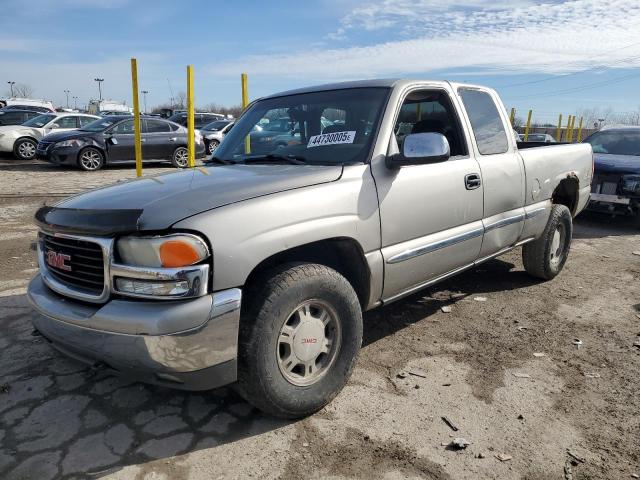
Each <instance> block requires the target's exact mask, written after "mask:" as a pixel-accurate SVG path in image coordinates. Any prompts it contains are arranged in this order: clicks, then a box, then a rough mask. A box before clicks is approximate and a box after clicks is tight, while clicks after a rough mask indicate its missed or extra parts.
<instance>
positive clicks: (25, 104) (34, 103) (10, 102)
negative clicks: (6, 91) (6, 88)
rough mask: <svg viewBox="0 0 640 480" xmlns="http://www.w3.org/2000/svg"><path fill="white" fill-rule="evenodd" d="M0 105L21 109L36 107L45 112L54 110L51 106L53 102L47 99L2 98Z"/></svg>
mask: <svg viewBox="0 0 640 480" xmlns="http://www.w3.org/2000/svg"><path fill="white" fill-rule="evenodd" d="M0 107H3V108H7V107H17V108H21V109H26V110H29V109H33V108H38V109H40V110H38V111H42V112H43V113H45V112H55V108H53V103H51V102H50V101H48V100H36V99H33V98H17V97H14V98H7V99H4V100H0Z"/></svg>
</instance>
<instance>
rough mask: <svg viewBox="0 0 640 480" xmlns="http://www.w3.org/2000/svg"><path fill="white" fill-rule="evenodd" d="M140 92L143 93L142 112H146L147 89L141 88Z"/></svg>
mask: <svg viewBox="0 0 640 480" xmlns="http://www.w3.org/2000/svg"><path fill="white" fill-rule="evenodd" d="M140 93H142V95H144V113H145V114H146V113H147V93H149V90H142V91H141V92H140Z"/></svg>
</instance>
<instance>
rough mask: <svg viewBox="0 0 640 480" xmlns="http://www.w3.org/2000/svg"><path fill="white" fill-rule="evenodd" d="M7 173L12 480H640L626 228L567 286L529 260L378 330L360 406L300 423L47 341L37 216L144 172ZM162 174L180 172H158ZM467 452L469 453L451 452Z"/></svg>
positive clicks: (363, 375)
mask: <svg viewBox="0 0 640 480" xmlns="http://www.w3.org/2000/svg"><path fill="white" fill-rule="evenodd" d="M0 170H2V172H1V173H2V177H3V189H2V190H3V191H2V192H0V225H1V226H2V228H1V229H0V252H2V257H1V258H0V322H1V324H2V329H1V330H0V371H1V372H2V373H1V374H0V376H1V379H0V478H3V479H37V480H46V479H50V478H97V477H99V478H109V479H134V478H135V479H183V478H193V479H217V478H225V479H226V478H247V477H253V478H284V479H300V478H323V479H324V478H334V479H342V478H367V479H371V478H380V479H400V478H431V479H446V478H451V479H478V478H499V479H514V478H523V479H524V478H526V479H556V478H558V479H562V478H567V479H569V478H572V479H625V478H633V477H632V475H633V474H640V451H639V449H638V445H640V415H639V412H640V395H639V387H638V385H639V383H638V372H639V371H640V349H638V348H635V347H633V342H634V340H635V338H636V336H637V335H638V334H639V333H640V282H639V279H640V256H637V255H634V254H633V252H634V251H640V237H639V236H638V231H637V230H634V229H632V228H630V227H628V226H626V225H625V224H624V223H622V222H615V223H612V222H609V221H608V220H605V219H602V218H598V217H593V218H591V217H587V218H579V219H578V220H577V224H576V228H575V237H574V241H573V246H572V251H571V254H570V257H569V260H568V262H567V264H566V266H565V269H564V271H563V272H562V274H561V275H560V276H559V277H558V278H556V279H555V280H553V281H551V282H547V283H540V282H538V281H536V280H534V279H532V278H530V277H528V276H527V275H526V274H525V273H524V271H523V269H522V262H521V258H520V252H519V251H515V252H512V253H510V254H508V255H506V256H504V257H502V258H500V259H497V260H493V261H491V262H488V263H486V264H484V265H482V266H480V267H479V268H476V269H475V270H472V271H469V272H466V273H464V274H462V275H460V276H458V277H456V278H454V279H451V280H449V281H447V282H444V283H442V284H439V285H437V286H435V287H433V288H431V289H428V290H426V291H423V292H421V293H419V294H416V295H414V296H412V297H410V298H408V299H405V300H403V301H400V302H398V303H395V304H392V305H390V306H388V307H385V308H382V309H378V310H374V311H372V312H369V313H367V314H366V315H365V338H364V346H363V349H362V353H361V355H360V358H359V361H358V366H357V368H356V370H355V372H354V375H353V377H352V378H351V380H350V382H349V384H348V385H347V387H346V388H345V389H344V391H343V392H342V393H341V394H340V395H339V396H338V397H337V398H336V399H335V400H334V402H333V403H331V404H330V405H329V406H328V407H326V408H325V409H323V410H322V411H321V412H319V413H317V414H316V415H314V416H312V417H310V418H307V419H305V420H301V421H297V422H284V421H280V420H274V419H272V418H269V417H266V416H264V415H262V414H260V413H259V412H257V411H255V410H254V409H252V408H251V407H250V406H249V405H248V404H246V403H245V402H243V401H242V400H241V399H240V398H239V397H237V396H236V395H235V394H234V393H233V391H232V390H230V389H220V390H216V391H213V392H204V393H185V392H180V391H173V390H168V389H164V388H159V387H153V386H147V385H141V384H137V383H131V382H128V381H126V380H124V379H119V378H114V377H102V376H100V375H99V374H94V373H93V372H91V371H90V370H87V369H86V368H85V367H84V366H83V365H81V364H78V363H76V362H74V361H72V360H68V359H66V358H64V357H63V356H61V355H60V354H58V353H57V352H55V351H54V350H52V349H51V348H50V347H49V346H48V345H47V343H46V342H45V341H44V340H42V338H40V337H33V336H32V335H31V331H32V328H31V326H30V323H29V317H30V314H31V313H30V309H29V307H28V305H27V302H26V300H25V286H26V283H27V281H28V279H29V278H30V277H31V276H32V275H33V274H34V272H35V271H36V270H35V266H36V263H35V257H34V253H33V252H32V251H30V248H29V247H30V243H31V242H32V241H33V239H34V238H35V228H34V227H33V225H32V224H31V218H32V216H33V213H34V211H35V210H36V209H37V208H38V206H39V205H41V204H43V203H51V202H53V201H55V195H52V194H56V193H60V194H66V193H73V192H77V191H81V190H84V189H86V188H91V187H95V186H98V185H100V184H103V183H111V182H114V181H116V180H119V179H121V178H125V177H126V178H130V177H133V176H134V175H135V172H134V171H133V169H129V168H120V169H109V170H107V171H105V172H102V173H97V174H85V173H83V172H78V171H73V170H61V169H55V168H53V167H50V166H46V165H38V164H22V165H17V164H16V163H11V162H10V161H5V162H1V161H0ZM159 171H170V169H168V168H161V169H160V168H158V169H156V168H154V169H153V170H151V169H145V172H154V173H155V172H159ZM483 298H484V299H486V300H484V301H481V300H482V299H483ZM443 306H450V307H451V311H450V312H449V313H445V312H443V311H442V307H443ZM445 310H446V309H445ZM574 339H579V340H581V341H582V346H581V347H580V348H577V347H576V346H575V345H574V343H573V342H574ZM443 416H446V417H448V418H449V419H450V420H451V421H452V422H453V423H454V424H455V425H456V426H457V428H458V431H456V432H454V431H453V430H452V429H451V428H450V427H449V426H447V424H446V423H445V422H444V421H443V420H442V418H441V417H443ZM454 437H462V438H464V439H466V440H467V441H468V442H470V445H469V446H468V447H467V448H466V449H464V450H460V451H455V450H453V449H451V448H448V447H447V446H446V445H447V444H448V443H449V442H451V441H452V440H453V439H454ZM569 452H571V454H573V455H575V456H576V457H578V458H580V460H581V461H577V460H575V458H574V457H572V456H571V454H570V453H569ZM498 457H501V458H502V459H503V460H504V461H503V460H500V459H499V458H498ZM572 460H573V462H572Z"/></svg>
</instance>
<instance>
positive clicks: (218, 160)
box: [202, 157, 236, 165]
mask: <svg viewBox="0 0 640 480" xmlns="http://www.w3.org/2000/svg"><path fill="white" fill-rule="evenodd" d="M202 163H203V164H204V165H209V164H212V163H218V164H221V165H233V164H235V163H236V162H233V161H231V160H225V159H224V158H219V157H211V158H209V159H207V160H205V161H204V162H202Z"/></svg>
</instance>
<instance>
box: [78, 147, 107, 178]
mask: <svg viewBox="0 0 640 480" xmlns="http://www.w3.org/2000/svg"><path fill="white" fill-rule="evenodd" d="M103 165H104V155H103V154H102V152H101V151H100V150H98V149H97V148H93V147H87V148H85V149H83V150H82V151H81V152H80V155H79V156H78V166H79V167H80V168H81V169H82V170H85V171H87V172H93V171H95V170H100V169H101V168H102V167H103Z"/></svg>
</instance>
